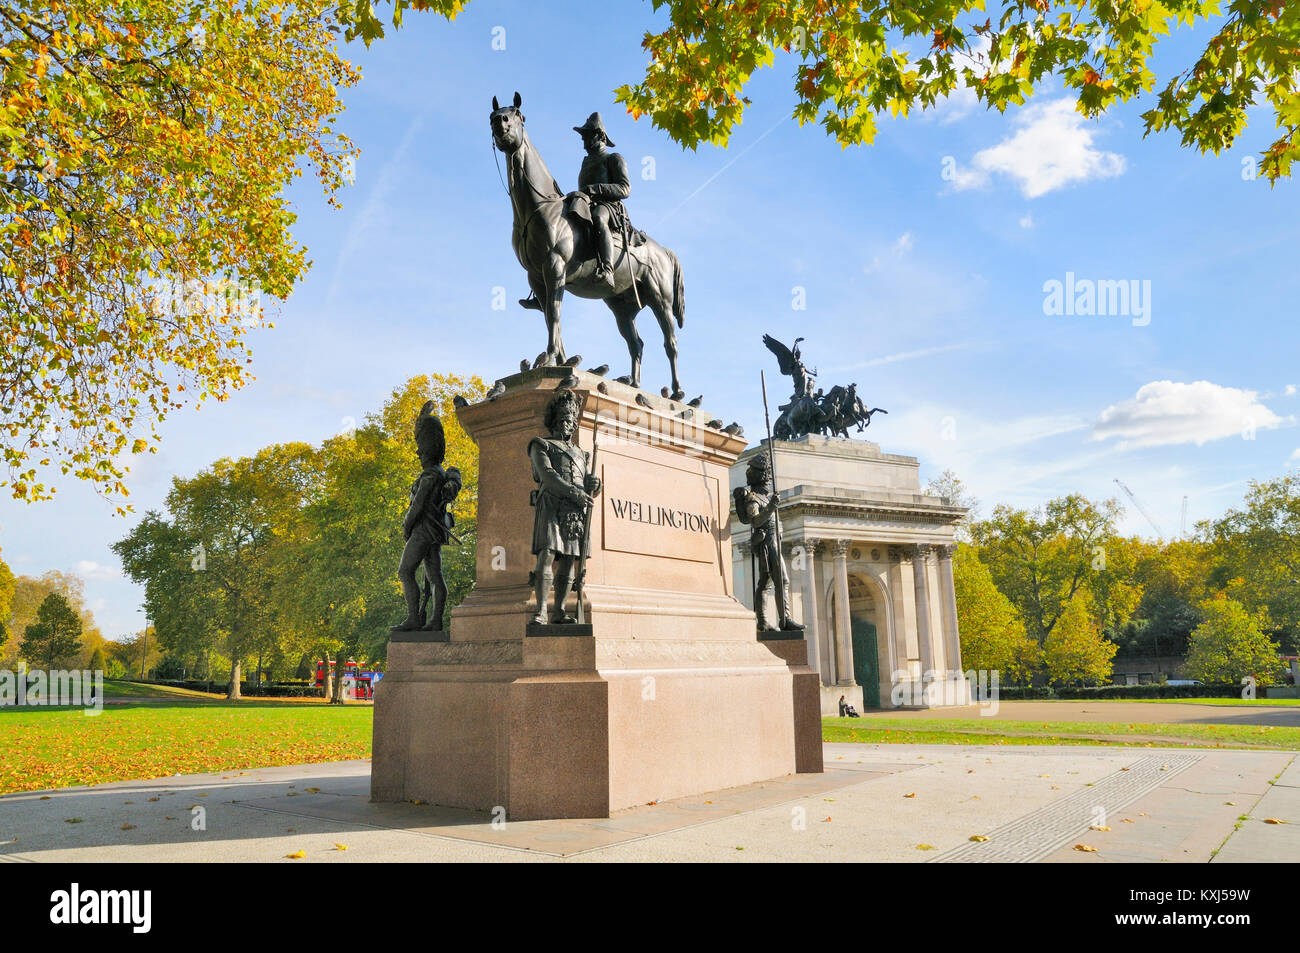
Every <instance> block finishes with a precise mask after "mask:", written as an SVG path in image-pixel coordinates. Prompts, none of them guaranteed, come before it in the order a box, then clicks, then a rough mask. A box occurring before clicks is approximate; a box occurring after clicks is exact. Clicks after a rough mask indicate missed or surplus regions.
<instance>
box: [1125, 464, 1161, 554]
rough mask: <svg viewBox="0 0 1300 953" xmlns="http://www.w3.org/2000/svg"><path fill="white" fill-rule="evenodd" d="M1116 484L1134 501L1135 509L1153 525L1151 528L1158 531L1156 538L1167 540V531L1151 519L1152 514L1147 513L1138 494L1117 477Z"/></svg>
mask: <svg viewBox="0 0 1300 953" xmlns="http://www.w3.org/2000/svg"><path fill="white" fill-rule="evenodd" d="M1115 482H1116V483H1117V484H1119V488H1120V489H1121V490H1123V491H1124V494H1125V495H1126V496H1127V497H1128V498H1129V499H1130V500H1132V501H1133V505H1134V506H1135V507H1137V511H1138V512H1139V513H1141V514H1142V515H1143V516H1144V517H1146V521H1147V522H1148V523H1150V524H1151V528H1152V529H1154V530H1155V531H1156V537H1157V538H1159V539H1164V538H1165V531H1164V530H1162V529H1161V528H1160V524H1159V523H1157V522H1156V521H1155V520H1153V519H1152V518H1151V514H1150V513H1148V512H1147V511H1146V508H1145V507H1144V506H1143V505H1142V504H1141V502H1139V501H1138V498H1137V494H1136V493H1134V492H1133V491H1132V490H1130V489H1129V488H1128V485H1127V484H1126V483H1125V482H1124V481H1123V480H1121V479H1120V478H1119V477H1115Z"/></svg>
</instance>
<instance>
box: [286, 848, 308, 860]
mask: <svg viewBox="0 0 1300 953" xmlns="http://www.w3.org/2000/svg"><path fill="white" fill-rule="evenodd" d="M284 856H285V859H286V860H302V859H303V858H304V857H306V856H307V852H306V851H305V850H296V851H294V852H293V853H292V854H285V855H284Z"/></svg>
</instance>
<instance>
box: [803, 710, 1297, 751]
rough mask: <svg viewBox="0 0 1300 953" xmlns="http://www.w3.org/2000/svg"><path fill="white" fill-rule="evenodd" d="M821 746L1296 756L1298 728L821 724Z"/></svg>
mask: <svg viewBox="0 0 1300 953" xmlns="http://www.w3.org/2000/svg"><path fill="white" fill-rule="evenodd" d="M822 739H823V740H824V741H859V742H863V743H867V744H967V745H973V744H1017V745H1060V744H1076V745H1077V744H1102V745H1157V746H1190V747H1197V748H1272V749H1277V750H1282V751H1300V728H1288V727H1270V726H1264V725H1172V724H1133V723H1123V722H1091V721H1051V722H1040V721H1001V720H997V721H995V720H993V719H992V718H935V719H930V718H927V719H925V720H924V721H919V720H916V719H911V718H889V717H879V716H875V715H869V716H867V717H866V718H823V719H822Z"/></svg>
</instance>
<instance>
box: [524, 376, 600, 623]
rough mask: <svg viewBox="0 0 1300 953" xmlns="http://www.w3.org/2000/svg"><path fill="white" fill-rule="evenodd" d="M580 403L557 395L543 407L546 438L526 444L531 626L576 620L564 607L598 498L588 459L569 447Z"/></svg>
mask: <svg viewBox="0 0 1300 953" xmlns="http://www.w3.org/2000/svg"><path fill="white" fill-rule="evenodd" d="M581 410H582V398H581V397H579V396H578V394H577V393H576V392H574V391H571V390H561V391H559V392H558V393H557V394H556V395H555V396H554V397H553V398H551V402H550V403H549V404H547V405H546V417H545V422H546V429H547V430H548V431H550V437H549V438H548V437H534V438H533V439H532V440H530V441H529V443H528V457H529V459H530V460H531V461H532V464H533V480H534V481H535V482H536V483H537V484H538V488H537V489H535V490H533V493H532V500H531V502H532V504H533V508H534V509H533V552H534V553H535V554H536V555H537V566H536V568H535V569H534V571H533V579H532V582H533V589H534V592H535V593H536V596H537V613H536V615H534V616H533V620H532V621H533V622H534V623H535V624H539V625H544V624H547V623H548V622H549V624H551V625H572V624H573V623H574V622H575V621H576V619H575V618H574V617H573V616H571V615H568V614H566V613H565V611H564V603H565V600H566V599H568V597H569V590H570V589H571V588H572V586H573V581H574V575H575V569H577V564H578V561H579V560H580V559H581V558H583V557H584V556H585V555H586V554H585V553H584V552H583V547H584V535H585V527H586V520H587V513H588V510H589V509H590V508H591V506H593V505H594V502H595V501H594V497H596V496H598V495H600V479H599V478H598V477H597V476H596V475H595V474H594V473H589V472H588V469H589V467H590V455H589V454H588V453H587V451H585V450H583V449H581V448H580V447H578V446H576V445H575V444H574V442H573V437H574V434H575V433H576V432H577V429H578V417H579V414H580V413H581ZM552 587H554V591H555V603H554V607H553V609H552V610H551V613H550V617H549V619H548V618H547V612H546V600H547V597H548V596H549V595H550V593H551V590H552Z"/></svg>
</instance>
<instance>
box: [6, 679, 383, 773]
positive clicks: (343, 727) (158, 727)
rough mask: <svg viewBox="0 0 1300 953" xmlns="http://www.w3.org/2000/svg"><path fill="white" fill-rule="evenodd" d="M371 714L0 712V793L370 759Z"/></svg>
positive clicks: (319, 708)
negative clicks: (199, 773)
mask: <svg viewBox="0 0 1300 953" xmlns="http://www.w3.org/2000/svg"><path fill="white" fill-rule="evenodd" d="M200 697H203V696H200ZM373 714H374V709H373V708H372V707H371V706H369V705H343V706H339V705H327V704H323V703H319V702H318V703H317V704H302V703H300V702H298V703H294V704H284V703H277V702H273V701H244V702H234V703H229V702H220V701H206V700H205V701H198V702H197V703H196V701H188V700H186V701H178V703H177V704H173V705H167V704H156V703H148V704H140V705H130V704H127V705H110V706H108V707H106V708H105V709H104V711H103V712H102V713H101V714H99V715H86V714H85V713H84V712H83V711H82V709H80V708H74V709H67V708H49V709H13V708H10V709H0V750H3V751H4V752H5V754H4V758H3V759H0V794H11V793H13V792H15V791H39V790H44V789H46V788H62V787H70V786H73V785H79V784H103V783H105V782H108V781H131V780H136V779H141V778H157V777H166V776H168V775H172V774H192V773H198V772H206V771H232V770H240V769H246V768H256V767H265V766H271V765H281V764H307V763H312V762H320V761H342V760H346V759H350V758H368V757H370V729H371V720H372V716H373Z"/></svg>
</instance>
